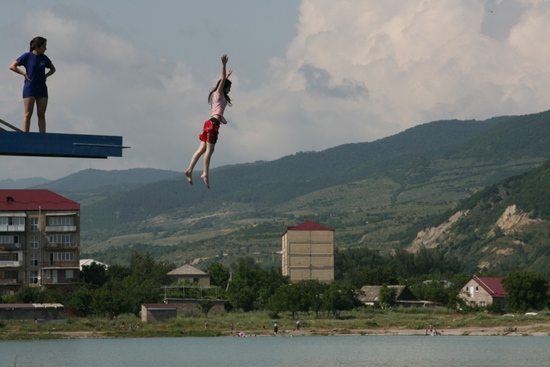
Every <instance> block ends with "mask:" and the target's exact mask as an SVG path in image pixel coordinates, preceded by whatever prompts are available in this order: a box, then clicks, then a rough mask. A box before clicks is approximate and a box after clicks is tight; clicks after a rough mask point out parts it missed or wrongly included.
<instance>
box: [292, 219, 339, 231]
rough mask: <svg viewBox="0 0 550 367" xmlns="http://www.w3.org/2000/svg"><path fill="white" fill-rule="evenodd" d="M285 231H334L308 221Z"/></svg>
mask: <svg viewBox="0 0 550 367" xmlns="http://www.w3.org/2000/svg"><path fill="white" fill-rule="evenodd" d="M287 231H334V229H332V228H329V227H325V226H322V225H320V224H318V223H315V222H312V221H310V220H308V221H307V222H304V223H302V224H298V225H297V226H294V227H287Z"/></svg>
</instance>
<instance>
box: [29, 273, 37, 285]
mask: <svg viewBox="0 0 550 367" xmlns="http://www.w3.org/2000/svg"><path fill="white" fill-rule="evenodd" d="M30 283H31V284H38V271H35V270H31V279H30Z"/></svg>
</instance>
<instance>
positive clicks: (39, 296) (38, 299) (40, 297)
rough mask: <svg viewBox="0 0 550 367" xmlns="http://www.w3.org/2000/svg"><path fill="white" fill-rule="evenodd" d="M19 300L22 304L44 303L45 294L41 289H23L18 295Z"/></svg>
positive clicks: (26, 287)
mask: <svg viewBox="0 0 550 367" xmlns="http://www.w3.org/2000/svg"><path fill="white" fill-rule="evenodd" d="M16 296H17V300H18V301H19V302H21V303H42V302H44V293H43V292H42V290H41V289H40V288H39V287H29V286H24V287H21V289H20V290H19V292H17V294H16Z"/></svg>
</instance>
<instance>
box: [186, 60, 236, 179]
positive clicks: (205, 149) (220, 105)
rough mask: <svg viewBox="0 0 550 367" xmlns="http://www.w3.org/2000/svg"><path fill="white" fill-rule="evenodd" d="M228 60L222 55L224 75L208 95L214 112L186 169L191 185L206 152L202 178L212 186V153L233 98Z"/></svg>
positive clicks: (205, 125)
mask: <svg viewBox="0 0 550 367" xmlns="http://www.w3.org/2000/svg"><path fill="white" fill-rule="evenodd" d="M228 60H229V58H228V57H227V55H223V56H222V77H221V79H220V80H218V84H216V86H215V87H214V89H212V91H211V92H210V94H209V95H208V103H210V105H211V107H212V114H211V117H210V119H209V120H206V122H205V123H204V126H203V128H202V134H200V135H199V139H200V141H201V142H200V145H199V148H198V149H197V151H196V152H195V154H193V157H192V158H191V162H190V163H189V168H187V169H186V170H185V177H186V179H187V182H189V183H190V184H191V185H192V184H193V168H195V164H197V161H198V160H199V158H200V157H201V155H203V154H204V158H203V161H204V169H203V172H202V175H201V178H202V180H203V181H204V184H205V185H206V187H208V188H210V184H209V182H208V170H209V168H210V158H211V157H212V153H214V148H215V146H216V142H217V141H218V130H219V129H220V123H221V124H227V121H226V119H225V118H224V117H223V113H224V111H225V107H226V106H227V105H228V104H229V105H230V106H231V99H230V98H229V96H228V93H229V91H230V90H231V80H229V79H228V78H229V76H230V75H231V73H232V70H231V69H230V70H228V71H226V70H225V65H226V64H227V61H228Z"/></svg>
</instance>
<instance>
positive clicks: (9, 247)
mask: <svg viewBox="0 0 550 367" xmlns="http://www.w3.org/2000/svg"><path fill="white" fill-rule="evenodd" d="M13 250H21V244H20V243H2V244H0V251H13Z"/></svg>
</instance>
